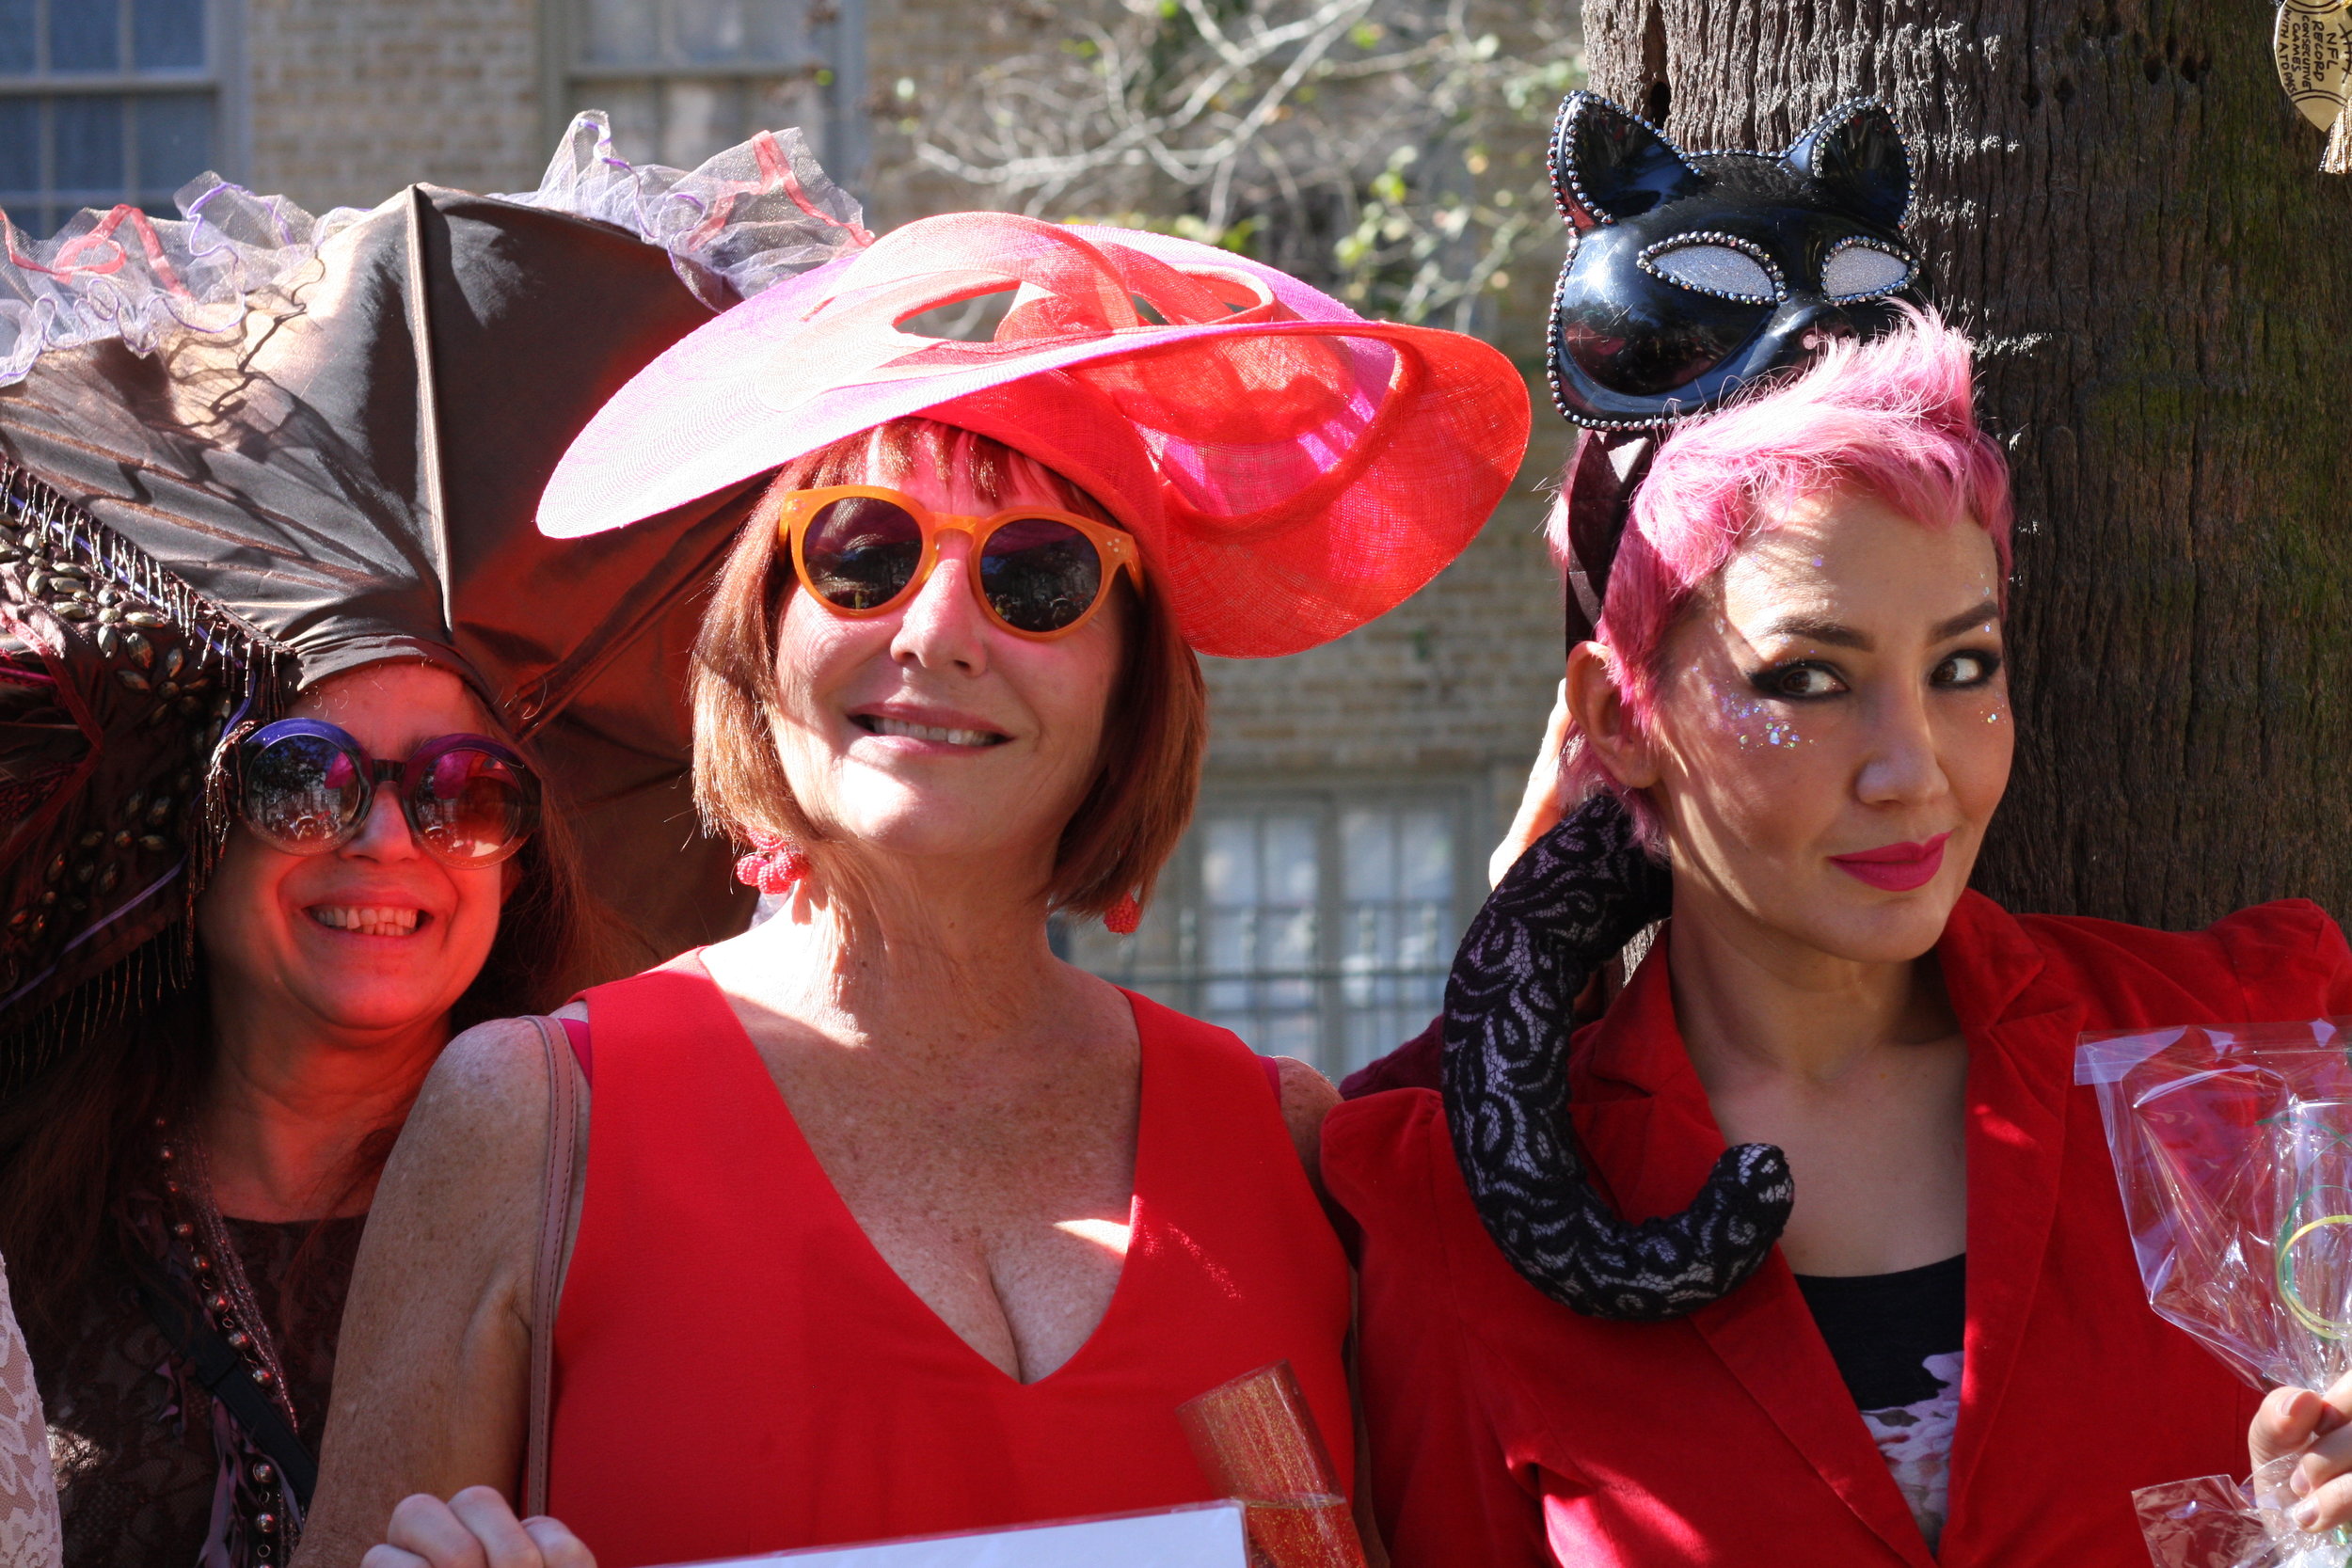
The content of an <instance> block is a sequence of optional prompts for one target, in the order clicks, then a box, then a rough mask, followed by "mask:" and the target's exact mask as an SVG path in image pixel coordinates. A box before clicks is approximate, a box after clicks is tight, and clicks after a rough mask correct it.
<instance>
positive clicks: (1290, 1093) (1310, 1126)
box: [1274, 1056, 1340, 1182]
mask: <svg viewBox="0 0 2352 1568" xmlns="http://www.w3.org/2000/svg"><path fill="white" fill-rule="evenodd" d="M1274 1067H1275V1071H1276V1072H1277V1073H1278V1074H1279V1077H1280V1079H1281V1085H1282V1124H1283V1125H1284V1126H1286V1127H1288V1128H1289V1129H1290V1133H1291V1142H1292V1144H1294V1145H1295V1146H1296V1148H1297V1149H1298V1161H1299V1164H1303V1165H1305V1166H1306V1167H1307V1174H1308V1175H1310V1176H1311V1177H1313V1178H1314V1179H1315V1180H1317V1181H1318V1182H1320V1181H1321V1180H1322V1179H1323V1176H1322V1171H1323V1152H1322V1151H1323V1118H1324V1117H1327V1116H1329V1115H1330V1114H1331V1113H1332V1111H1333V1110H1334V1109H1336V1108H1337V1107H1338V1105H1339V1103H1340V1091H1339V1090H1338V1089H1337V1088H1336V1087H1334V1086H1333V1085H1332V1083H1331V1080H1329V1079H1328V1078H1326V1077H1325V1076H1324V1075H1323V1074H1322V1073H1320V1072H1317V1071H1316V1070H1315V1069H1313V1068H1311V1067H1309V1066H1308V1065H1307V1064H1306V1063H1305V1062H1302V1061H1300V1060H1299V1059H1298V1058H1297V1057H1295V1056H1277V1057H1275V1058H1274Z"/></svg>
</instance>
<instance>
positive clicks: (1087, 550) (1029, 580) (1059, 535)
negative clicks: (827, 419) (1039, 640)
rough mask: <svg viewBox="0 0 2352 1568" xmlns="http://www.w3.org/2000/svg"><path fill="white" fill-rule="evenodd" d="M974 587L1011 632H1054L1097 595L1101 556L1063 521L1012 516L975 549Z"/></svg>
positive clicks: (1082, 535) (1101, 563)
mask: <svg viewBox="0 0 2352 1568" xmlns="http://www.w3.org/2000/svg"><path fill="white" fill-rule="evenodd" d="M980 588H981V591H982V592H984V593H985V594H987V595H988V603H989V608H990V609H992V610H995V611H996V613H997V615H998V616H1000V617H1001V618H1002V619H1003V620H1004V623H1005V625H1007V626H1010V627H1012V628H1013V629H1014V630H1016V631H1027V632H1047V631H1059V630H1061V629H1062V627H1064V626H1069V625H1070V624H1071V623H1073V622H1074V621H1075V620H1077V619H1078V617H1079V616H1081V615H1084V614H1085V613H1086V612H1087V611H1088V610H1089V609H1091V608H1092V607H1093V605H1094V601H1095V599H1096V598H1098V597H1099V596H1101V594H1102V592H1103V555H1102V552H1101V551H1100V550H1098V549H1096V548H1095V547H1094V541H1093V540H1091V539H1089V538H1088V537H1087V536H1086V535H1085V534H1083V533H1080V532H1079V531H1077V530H1076V529H1074V528H1072V527H1071V526H1070V525H1069V524H1068V523H1063V522H1057V521H1055V520H1054V519H1053V518H1051V517H1016V518H1014V519H1013V520H1012V521H1010V522H1009V523H1006V524H1005V525H1004V526H1002V527H1001V528H999V529H997V530H996V531H995V532H993V533H992V534H990V535H989V538H988V544H987V546H986V547H985V548H983V549H982V550H981V551H980Z"/></svg>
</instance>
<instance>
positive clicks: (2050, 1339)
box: [1323, 894, 2352, 1568]
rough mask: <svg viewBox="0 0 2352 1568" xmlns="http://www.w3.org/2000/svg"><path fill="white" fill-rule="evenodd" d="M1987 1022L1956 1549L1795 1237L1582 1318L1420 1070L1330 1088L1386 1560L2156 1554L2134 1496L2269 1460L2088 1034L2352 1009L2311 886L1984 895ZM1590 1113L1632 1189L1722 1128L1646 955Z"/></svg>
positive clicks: (1978, 999) (1969, 987)
mask: <svg viewBox="0 0 2352 1568" xmlns="http://www.w3.org/2000/svg"><path fill="white" fill-rule="evenodd" d="M1936 952H1937V956H1938V957H1939V958H1940V959H1941V960H1942V962H1943V965H1944V974H1945V979H1946V983H1947V987H1948V989H1949V990H1950V993H1951V999H1952V1005H1953V1006H1954V1008H1955V1009H1956V1010H1957V1011H1958V1012H1959V1014H1960V1020H1961V1025H1962V1028H1963V1031H1964V1033H1965V1034H1966V1036H1967V1038H1968V1043H1969V1048H1970V1051H1969V1065H1968V1078H1967V1096H1968V1107H1967V1115H1968V1132H1967V1140H1968V1141H1967V1155H1968V1328H1967V1338H1966V1344H1965V1349H1966V1356H1967V1359H1966V1363H1965V1367H1964V1370H1963V1376H1962V1383H1961V1403H1960V1418H1959V1426H1958V1429H1957V1431H1956V1433H1955V1434H1954V1437H1953V1444H1952V1453H1951V1513H1950V1516H1949V1522H1948V1523H1947V1526H1946V1528H1945V1532H1944V1539H1943V1544H1942V1555H1941V1558H1940V1562H1941V1563H1942V1565H1943V1568H1961V1565H1974V1564H1984V1565H1986V1568H1992V1565H1995V1564H1997V1565H1998V1568H2036V1565H2047V1568H2147V1562H2148V1554H2147V1550H2146V1548H2145V1547H2144V1546H2142V1545H2141V1544H2140V1539H2139V1530H2138V1527H2137V1523H2136V1522H2135V1520H2134V1518H2133V1514H2132V1507H2131V1492H2132V1490H2133V1489H2134V1488H2135V1487H2140V1486H2147V1485H2151V1484H2153V1483H2155V1482H2157V1481H2176V1480H2181V1479H2184V1478H2186V1477H2190V1476H2201V1475H2212V1474H2216V1473H2219V1472H2224V1471H2227V1472H2229V1473H2232V1474H2240V1473H2243V1471H2244V1470H2245V1468H2246V1427H2247V1423H2248V1422H2249V1420H2250V1419H2251V1418H2252V1417H2253V1414H2254V1407H2255V1405H2256V1403H2257V1402H2258V1396H2257V1394H2256V1393H2255V1391H2254V1390H2253V1389H2251V1388H2249V1387H2248V1386H2246V1385H2244V1384H2242V1383H2240V1382H2239V1381H2238V1380H2237V1379H2236V1378H2235V1377H2233V1375H2232V1374H2231V1373H2230V1372H2228V1371H2227V1370H2224V1369H2223V1367H2222V1365H2221V1363H2220V1362H2219V1361H2218V1360H2217V1359H2216V1358H2215V1357H2214V1356H2213V1355H2211V1354H2208V1353H2207V1352H2206V1351H2205V1350H2204V1349H2203V1348H2202V1347H2201V1345H2199V1344H2198V1342H2197V1341H2196V1340H2194V1339H2192V1338H2190V1337H2189V1336H2188V1335H2187V1334H2185V1333H2184V1332H2183V1331H2182V1330H2180V1329H2178V1328H2175V1327H2173V1326H2172V1325H2171V1324H2169V1323H2166V1322H2164V1321H2163V1320H2162V1319H2160V1318H2158V1317H2157V1316H2156V1315H2155V1314H2154V1312H2153V1311H2151V1310H2150V1309H2149V1307H2148V1303H2147V1296H2146V1293H2145V1292H2144V1291H2143V1290H2142V1289H2141V1286H2140V1281H2139V1275H2138V1271H2137V1267H2136V1265H2135V1264H2134V1262H2133V1259H2132V1249H2131V1243H2130V1239H2129V1237H2128V1236H2127V1235H2126V1234H2125V1232H2124V1228H2123V1214H2122V1202H2121V1200H2120V1199H2119V1197H2118V1196H2117V1192H2116V1183H2115V1172H2114V1167H2113V1165H2112V1164H2111V1163H2110V1162H2109V1159H2108V1155H2107V1145H2106V1135H2105V1133H2104V1132H2103V1131H2102V1129H2101V1126H2100V1120H2099V1111H2098V1106H2097V1104H2096V1101H2094V1099H2093V1097H2092V1094H2091V1091H2090V1090H2089V1089H2087V1088H2076V1087H2074V1037H2075V1036H2076V1035H2078V1034H2080V1033H2082V1032H2083V1031H2084V1030H2087V1029H2117V1028H2130V1027H2136V1026H2142V1025H2146V1026H2155V1025H2161V1024H2166V1023H2183V1022H2253V1021H2258V1020H2278V1019H2302V1018H2311V1017H2316V1016H2320V1015H2323V1014H2331V1013H2352V952H2348V951H2347V950H2346V948H2345V945H2344V936H2343V934H2342V933H2341V932H2340V931H2338V930H2337V928H2336V927H2335V925H2334V924H2333V923H2332V922H2330V921H2329V920H2328V917H2327V916H2326V915H2325V914H2323V913H2322V912H2321V911H2319V910H2318V909H2317V908H2315V907H2314V906H2312V905H2311V904H2308V903H2303V902H2299V901H2297V902H2292V903H2280V904H2267V905H2264V906H2262V907H2261V908H2259V909H2251V910H2247V911H2242V912H2240V913H2238V914H2234V915H2233V916H2231V917H2230V918H2229V919H2227V920H2224V921H2222V922H2221V923H2220V924H2219V925H2217V926H2215V927H2213V928H2212V929H2210V930H2207V931H2201V932H2196V933H2191V934H2185V935H2175V934H2169V933H2165V932H2158V931H2149V930H2142V929H2139V928H2137V927H2130V926H2118V925H2111V924H2108V923H2106V922H2103V921H2092V920H2074V919H2059V918H2055V917H2044V916H2029V917H2026V918H2023V919H2020V918H2016V917H2013V916H2011V915H2010V914H2008V913H2007V912H2006V911H2003V910H2001V909H2000V908H1999V907H1998V906H1997V905H1995V904H1994V903H1993V902H1992V901H1991V900H1989V899H1986V898H1983V897H1981V896H1979V895H1975V894H1971V895H1967V896H1966V897H1964V898H1963V900H1962V902H1961V903H1960V905H1959V907H1958V908H1957V909H1956V910H1954V911H1953V913H1952V919H1951V923H1950V925H1949V926H1948V927H1947V929H1946V931H1945V934H1944V940H1943V942H1942V943H1941V944H1940V945H1939V946H1938V947H1937V949H1936ZM1574 1050H1575V1053H1576V1055H1575V1060H1574V1062H1573V1064H1572V1069H1571V1085H1570V1096H1571V1111H1572V1114H1573V1115H1574V1117H1575V1119H1576V1123H1577V1127H1578V1130H1579V1131H1580V1132H1581V1133H1582V1135H1583V1138H1584V1142H1585V1146H1586V1148H1588V1149H1589V1150H1590V1151H1591V1154H1592V1158H1593V1163H1594V1164H1595V1166H1596V1168H1597V1172H1598V1173H1599V1175H1600V1178H1601V1179H1602V1180H1603V1181H1604V1183H1605V1185H1606V1187H1607V1188H1608V1190H1609V1191H1610V1193H1611V1195H1612V1196H1613V1199H1614V1200H1615V1202H1616V1203H1617V1205H1618V1207H1619V1208H1620V1209H1621V1210H1622V1211H1623V1212H1626V1213H1627V1214H1629V1216H1631V1217H1633V1218H1635V1219H1645V1218H1647V1217H1649V1216H1651V1215H1654V1214H1660V1213H1665V1212H1673V1211H1675V1210H1677V1209H1680V1208H1681V1207H1682V1206H1683V1205H1685V1204H1687V1203H1688V1202H1689V1201H1690V1200H1691V1197H1692V1194H1693V1193H1695V1192H1696V1191H1697V1190H1698V1186H1699V1183H1700V1181H1701V1180H1703V1179H1704V1178H1705V1176H1706V1174H1707V1171H1708V1166H1709V1164H1711V1163H1712V1162H1713V1161H1714V1159H1715V1157H1716V1156H1717V1155H1719V1154H1720V1153H1722V1151H1723V1148H1724V1139H1723V1135H1722V1133H1721V1132H1718V1131H1717V1130H1716V1126H1715V1120H1714V1117H1713V1114H1712V1113H1711V1112H1710V1111H1709V1109H1708V1102H1707V1098H1706V1095H1705V1092H1704V1091H1703V1090H1702V1089H1701V1087H1700V1085H1699V1081H1698V1077H1697V1075H1696V1073H1695V1072H1693V1071H1692V1067H1691V1063H1690V1058H1689V1056H1688V1054H1687V1053H1685V1051H1684V1049H1683V1045H1682V1039H1681V1036H1680V1034H1679V1032H1678V1031H1677V1028H1676V1026H1675V1016H1674V1000H1673V994H1672V991H1671V989H1670V987H1669V985H1668V982H1667V976H1666V965H1665V963H1664V962H1663V961H1662V960H1661V958H1659V957H1658V956H1656V955H1653V956H1652V958H1651V959H1650V960H1649V961H1648V962H1645V964H1643V965H1642V967H1641V969H1640V971H1639V972H1638V973H1637V974H1636V975H1635V976H1634V978H1633V981H1632V983H1631V985H1630V986H1629V988H1628V990H1626V992H1625V994H1624V995H1623V996H1621V997H1620V998H1618V1000H1617V1002H1616V1004H1615V1006H1613V1008H1612V1009H1611V1010H1610V1013H1609V1015H1608V1016H1607V1017H1606V1018H1605V1019H1603V1020H1602V1021H1601V1022H1598V1023H1597V1024H1595V1025H1593V1026H1591V1027H1590V1028H1587V1029H1585V1030H1583V1031H1581V1032H1580V1033H1579V1035H1578V1036H1577V1038H1576V1042H1575V1047H1574ZM1323 1163H1324V1174H1325V1177H1326V1179H1327V1181H1328V1183H1329V1185H1330V1190H1331V1193H1332V1196H1334V1197H1335V1198H1337V1199H1338V1200H1339V1202H1341V1203H1342V1204H1343V1205H1345V1206H1346V1208H1347V1210H1348V1212H1350V1213H1351V1214H1353V1215H1354V1216H1355V1218H1356V1220H1357V1221H1358V1223H1359V1225H1360V1226H1361V1227H1362V1239H1361V1256H1360V1264H1361V1268H1362V1295H1361V1311H1362V1330H1361V1332H1362V1339H1361V1351H1360V1357H1361V1363H1360V1365H1361V1375H1362V1392H1361V1397H1362V1404H1363V1411H1364V1417H1365V1420H1366V1422H1367V1424H1368V1425H1369V1428H1370V1432H1371V1439H1372V1463H1373V1487H1374V1491H1373V1496H1374V1499H1375V1505H1376V1507H1377V1509H1378V1512H1379V1515H1380V1524H1381V1528H1382V1529H1383V1531H1384V1532H1385V1533H1386V1534H1387V1536H1388V1540H1389V1544H1390V1547H1391V1552H1392V1554H1393V1556H1394V1559H1395V1561H1396V1564H1397V1568H1505V1565H1508V1568H1535V1565H1548V1564H1552V1563H1560V1564H1569V1565H1573V1568H1603V1565H1607V1564H1628V1565H1640V1568H1668V1565H1670V1564H1671V1565H1674V1568H1701V1565H1706V1564H1724V1565H1730V1564H1739V1565H1740V1568H1753V1565H1754V1564H1756V1563H1758V1562H1768V1561H1769V1562H1802V1563H1804V1564H1805V1565H1806V1568H1844V1565H1847V1564H1853V1565H1857V1568H1858V1565H1861V1564H1869V1565H1871V1568H1892V1565H1894V1564H1898V1563H1909V1564H1912V1565H1914V1568H1932V1565H1933V1564H1935V1563H1936V1562H1938V1561H1939V1559H1934V1558H1931V1557H1930V1556H1929V1554H1928V1550H1927V1544H1926V1543H1925V1542H1924V1541H1923V1540H1922V1539H1921V1537H1920V1534H1919V1531H1918V1529H1917V1528H1916V1527H1915V1525H1914V1524H1913V1523H1912V1518H1911V1513H1910V1511H1909V1510H1908V1509H1907V1508H1906V1507H1905V1506H1904V1503H1903V1499H1902V1497H1901V1494H1900V1493H1899V1492H1898V1491H1897V1490H1896V1487H1895V1483H1894V1481H1893V1480H1892V1479H1891V1478H1890V1477H1889V1476H1888V1475H1887V1472H1886V1466H1885V1464H1884V1462H1883V1460H1882V1459H1881V1458H1880V1456H1879V1450H1878V1449H1877V1447H1876V1446H1875V1445H1874V1444H1873V1443H1872V1442H1871V1440H1870V1437H1869V1434H1868V1433H1867V1431H1866V1430H1865V1429H1864V1427H1863V1424H1862V1420H1861V1418H1860V1416H1859V1415H1858V1414H1857V1413H1856V1412H1855V1409H1854V1406H1853V1402H1852V1400H1851V1398H1850V1397H1849V1395H1848V1394H1847V1392H1846V1387H1845V1385H1844V1384H1843V1383H1842V1382H1840V1381H1839V1378H1838V1374H1837V1369H1836V1364H1835V1363H1834V1362H1833V1361H1832V1360H1831V1359H1830V1354H1829V1350H1828V1348H1827V1347H1826V1346H1825V1345H1824V1344H1823V1343H1822V1341H1821V1337H1820V1333H1819V1332H1818V1331H1817V1330H1816V1329H1815V1327H1814V1324H1813V1319H1812V1315H1811V1314H1810V1312H1808V1311H1807V1309H1806V1307H1805V1304H1804V1297H1803V1296H1802V1295H1801V1294H1800V1293H1799V1291H1798V1290H1797V1285H1796V1281H1795V1276H1794V1275H1792V1274H1790V1272H1789V1269H1788V1263H1787V1262H1786V1261H1785V1260H1784V1259H1781V1258H1780V1257H1779V1256H1778V1255H1777V1254H1775V1255H1774V1256H1773V1257H1772V1259H1770V1260H1769V1261H1768V1262H1767V1263H1766V1264H1765V1266H1764V1269H1763V1270H1762V1272H1761V1273H1759V1274H1758V1275H1757V1276H1756V1278H1755V1279H1753V1280H1751V1281H1750V1282H1749V1283H1748V1284H1747V1285H1745V1286H1744V1287H1742V1288H1741V1289H1740V1290H1739V1291H1735V1292H1734V1293H1733V1294H1732V1295H1731V1296H1729V1297H1728V1298H1726V1299H1725V1300H1723V1301H1720V1302H1717V1303H1716V1304H1715V1305H1713V1306H1712V1307H1707V1308H1706V1309H1704V1310H1703V1311H1700V1312H1698V1313H1695V1314H1693V1315H1692V1317H1690V1318H1687V1319H1683V1320H1681V1321H1679V1322H1676V1323H1654V1324H1653V1323H1606V1322H1602V1321H1600V1320H1598V1319H1594V1318H1585V1317H1580V1316H1578V1315H1577V1314H1576V1313H1574V1312H1571V1311H1569V1310H1568V1309H1567V1308H1566V1307H1561V1306H1559V1305H1557V1304H1555V1303H1554V1302H1552V1301H1550V1300H1549V1298H1547V1297H1545V1296H1544V1295H1542V1294H1540V1293H1539V1292H1538V1291H1536V1290H1535V1289H1534V1287H1533V1286H1531V1285H1529V1284H1528V1283H1527V1282H1526V1281H1525V1280H1523V1279H1521V1278H1520V1277H1519V1276H1518V1274H1517V1273H1516V1272H1514V1271H1513V1269H1512V1267H1511V1265H1510V1264H1509V1263H1508V1262H1506V1261H1505V1260H1504V1259H1503V1257H1502V1254H1501V1253H1500V1252H1498V1251H1497V1250H1496V1249H1495V1247H1494V1245H1493V1243H1490V1242H1489V1241H1488V1240H1487V1238H1486V1231H1485V1230H1484V1229H1482V1228H1481V1227H1480V1225H1479V1222H1478V1216H1477V1213H1476V1212H1475V1211H1474V1210H1473V1209H1472V1207H1471V1205H1470V1195H1469V1192H1468V1190H1467V1189H1466V1188H1465V1187H1464V1186H1463V1183H1462V1178H1461V1174H1460V1172H1459V1171H1458V1170H1457V1169H1456V1168H1455V1165H1454V1150H1453V1147H1452V1145H1451V1144H1450V1142H1449V1141H1448V1138H1447V1132H1446V1124H1445V1112H1444V1108H1443V1106H1442V1104H1441V1102H1440V1101H1439V1100H1438V1096H1437V1095H1436V1094H1434V1093H1432V1092H1431V1091H1429V1090H1427V1089H1392V1090H1390V1091H1389V1092H1387V1093H1383V1094H1375V1095H1373V1096H1371V1097H1369V1098H1367V1099H1363V1100H1358V1101H1350V1102H1349V1103H1347V1104H1345V1105H1343V1106H1342V1107H1341V1108H1340V1109H1339V1110H1338V1111H1336V1112H1334V1113H1333V1114H1332V1116H1331V1118H1330V1120H1329V1121H1328V1122H1327V1124H1326V1126H1325V1130H1324V1134H1323Z"/></svg>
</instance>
